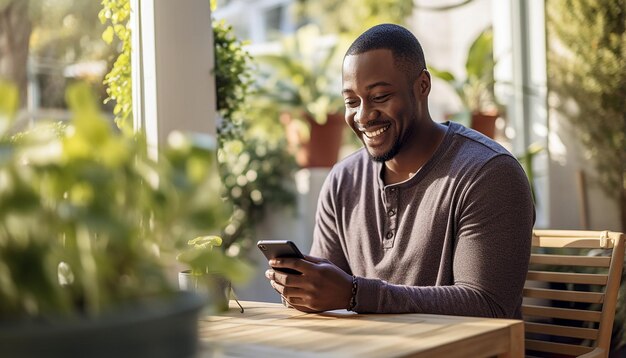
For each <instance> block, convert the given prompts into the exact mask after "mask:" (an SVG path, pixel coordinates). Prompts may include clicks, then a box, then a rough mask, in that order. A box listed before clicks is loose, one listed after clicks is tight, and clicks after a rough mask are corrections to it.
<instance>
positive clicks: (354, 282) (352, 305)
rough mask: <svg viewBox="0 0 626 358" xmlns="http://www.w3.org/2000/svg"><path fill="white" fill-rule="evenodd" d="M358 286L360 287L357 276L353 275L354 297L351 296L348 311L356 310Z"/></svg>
mask: <svg viewBox="0 0 626 358" xmlns="http://www.w3.org/2000/svg"><path fill="white" fill-rule="evenodd" d="M357 288H358V283H357V280H356V276H354V275H352V297H350V307H348V311H354V307H356V290H357Z"/></svg>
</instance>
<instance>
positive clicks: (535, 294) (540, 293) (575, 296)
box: [524, 288, 604, 303]
mask: <svg viewBox="0 0 626 358" xmlns="http://www.w3.org/2000/svg"><path fill="white" fill-rule="evenodd" d="M524 297H532V298H545V299H549V300H559V301H572V302H587V303H602V302H604V294H603V293H598V292H580V291H565V290H551V289H547V288H524Z"/></svg>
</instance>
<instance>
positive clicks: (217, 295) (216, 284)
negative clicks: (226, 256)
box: [178, 270, 231, 311]
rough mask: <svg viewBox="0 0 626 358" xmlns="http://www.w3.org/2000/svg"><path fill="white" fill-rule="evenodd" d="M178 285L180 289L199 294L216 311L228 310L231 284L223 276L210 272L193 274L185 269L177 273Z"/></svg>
mask: <svg viewBox="0 0 626 358" xmlns="http://www.w3.org/2000/svg"><path fill="white" fill-rule="evenodd" d="M178 286H179V288H180V289H181V290H182V291H191V292H196V293H198V294H201V295H202V296H204V297H205V299H206V302H207V303H208V304H209V306H210V307H213V308H215V309H217V310H218V311H226V310H228V302H229V300H230V291H231V285H230V281H228V280H226V279H224V278H223V277H220V276H218V275H216V274H211V273H208V274H203V275H194V274H192V273H191V270H185V271H181V272H179V273H178Z"/></svg>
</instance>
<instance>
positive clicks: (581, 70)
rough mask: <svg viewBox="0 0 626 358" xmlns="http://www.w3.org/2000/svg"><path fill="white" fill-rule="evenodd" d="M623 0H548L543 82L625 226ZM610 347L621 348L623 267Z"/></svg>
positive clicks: (625, 321) (625, 339)
mask: <svg viewBox="0 0 626 358" xmlns="http://www.w3.org/2000/svg"><path fill="white" fill-rule="evenodd" d="M624 9H626V1H623V0H619V1H598V0H568V1H557V2H548V3H547V4H546V15H547V18H548V21H547V30H548V39H549V45H550V49H551V51H548V83H549V86H550V88H551V89H552V91H554V92H555V93H556V94H558V95H559V97H560V102H559V104H558V105H557V109H558V110H559V112H561V113H562V114H563V115H564V117H565V118H566V119H567V120H568V121H569V122H570V123H571V124H572V128H573V130H574V131H575V133H576V135H577V137H578V138H579V139H580V141H581V142H582V144H583V146H584V149H585V155H586V159H587V160H590V161H591V162H592V163H595V169H596V170H595V176H594V177H593V180H594V182H595V183H596V184H597V185H599V186H600V187H601V188H602V190H604V192H605V193H606V195H607V198H613V199H614V200H616V201H617V203H618V207H619V208H620V211H621V228H622V232H624V231H626V100H625V99H626V70H625V69H626V11H625V10H624ZM613 327H614V329H613V337H612V339H611V346H612V348H613V350H618V349H621V354H624V351H625V350H626V329H625V327H626V271H624V273H623V274H622V284H621V286H620V293H619V298H618V303H617V308H616V312H615V323H614V325H613Z"/></svg>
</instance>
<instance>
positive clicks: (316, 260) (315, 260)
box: [304, 255, 329, 264]
mask: <svg viewBox="0 0 626 358" xmlns="http://www.w3.org/2000/svg"><path fill="white" fill-rule="evenodd" d="M304 259H305V260H307V261H310V262H313V263H315V264H320V263H327V262H329V261H328V260H326V259H323V258H321V257H315V256H309V255H304Z"/></svg>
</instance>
